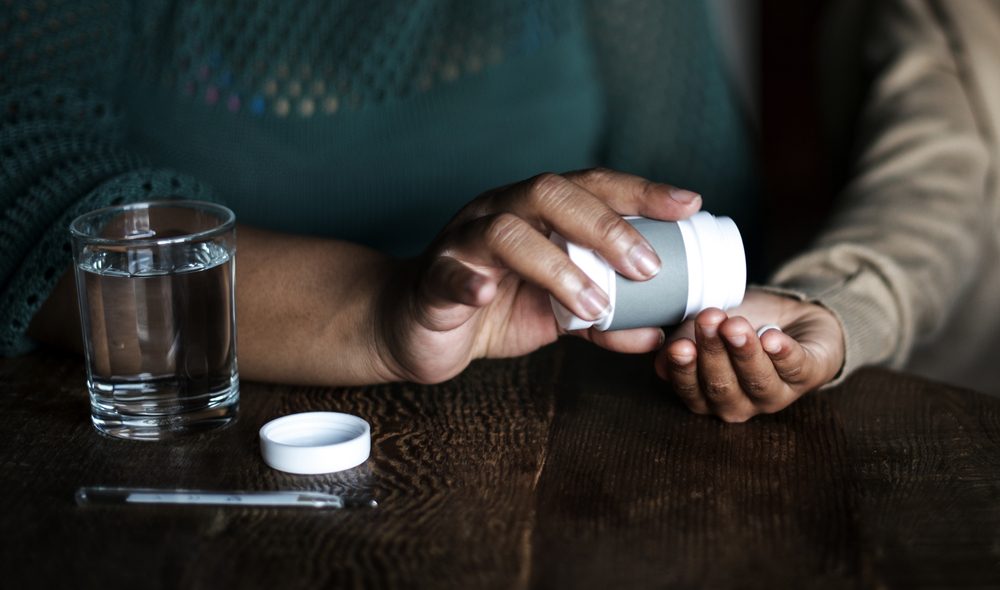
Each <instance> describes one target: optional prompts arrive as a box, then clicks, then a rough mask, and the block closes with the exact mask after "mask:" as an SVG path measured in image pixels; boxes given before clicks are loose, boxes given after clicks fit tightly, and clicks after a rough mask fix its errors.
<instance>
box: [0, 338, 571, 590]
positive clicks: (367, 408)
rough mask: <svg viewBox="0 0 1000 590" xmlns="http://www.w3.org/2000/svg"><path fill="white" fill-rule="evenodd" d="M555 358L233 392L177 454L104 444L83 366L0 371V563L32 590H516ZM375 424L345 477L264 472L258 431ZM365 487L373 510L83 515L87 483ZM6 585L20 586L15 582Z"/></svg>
mask: <svg viewBox="0 0 1000 590" xmlns="http://www.w3.org/2000/svg"><path fill="white" fill-rule="evenodd" d="M558 366H559V357H558V355H557V354H555V353H554V352H553V351H543V352H542V353H540V354H539V355H536V356H534V357H530V358H527V359H520V360H514V361H509V362H495V363H489V364H488V365H487V364H479V365H474V366H473V367H472V368H470V369H469V370H468V371H466V373H465V374H464V375H463V376H462V377H461V379H459V380H457V381H453V382H450V383H446V384H443V385H440V386H437V387H418V386H412V385H392V386H385V387H372V388H358V389H346V390H336V389H320V388H316V389H305V388H293V387H279V386H267V385H260V384H253V383H244V384H243V386H242V392H241V394H242V401H241V408H240V412H241V413H240V418H239V420H238V422H237V423H236V424H235V425H233V426H231V427H229V428H228V429H226V430H223V431H220V432H216V433H212V434H206V435H201V436H196V437H193V438H190V439H182V440H181V441H179V442H176V443H173V442H172V443H162V444H161V443H136V442H128V441H120V440H115V439H111V438H108V437H105V436H101V435H98V434H97V433H96V432H95V431H94V430H93V428H92V427H91V426H90V424H89V407H88V405H87V401H86V395H85V389H84V387H83V370H82V365H81V364H80V363H79V362H78V361H76V360H75V359H66V358H55V357H52V356H41V357H30V358H25V359H15V360H6V361H3V363H2V364H0V367H2V368H0V382H2V385H0V422H2V424H3V432H4V433H5V435H4V436H5V439H6V440H5V443H4V444H3V447H2V449H3V450H2V451H0V465H2V466H3V467H2V472H0V494H2V498H3V506H4V508H3V511H2V516H0V530H2V531H3V551H2V552H0V560H2V561H0V564H2V567H3V570H4V571H5V572H8V574H7V578H8V580H9V579H11V577H10V574H13V579H15V580H23V581H25V582H30V583H29V584H28V585H29V586H31V587H64V586H66V585H68V584H70V583H72V585H74V586H77V587H98V586H119V587H128V586H134V585H136V584H140V583H141V584H142V587H145V588H224V587H241V588H316V587H362V586H363V587H366V588H378V587H401V586H406V587H447V588H509V587H515V586H518V585H522V584H523V580H524V579H525V576H526V570H525V569H524V568H525V567H526V565H527V563H528V559H526V547H527V545H526V540H527V539H528V537H529V532H530V526H531V524H532V522H533V521H534V503H533V501H532V498H533V495H532V489H533V487H534V485H535V481H536V479H537V477H538V472H539V470H540V468H541V465H542V457H543V452H544V445H545V441H546V440H547V436H548V425H549V422H550V420H551V416H552V410H553V402H554V396H553V394H552V391H553V382H554V376H555V374H556V372H557V371H558ZM311 410H334V411H343V412H349V413H353V414H357V415H359V416H362V417H364V418H365V419H367V420H369V422H370V423H371V424H372V431H373V448H372V459H371V460H369V462H368V463H366V464H365V465H363V466H361V467H359V468H355V469H353V470H349V471H347V472H343V473H340V474H333V475H325V476H295V475H289V474H283V473H280V472H277V471H274V470H271V469H270V468H268V467H267V466H266V465H264V463H263V462H262V460H261V459H260V455H259V446H258V443H257V430H258V429H259V428H260V426H261V425H262V424H263V423H264V422H266V421H267V420H269V419H271V418H274V417H277V416H279V415H283V414H286V413H291V412H300V411H311ZM98 484H104V485H123V486H150V487H164V486H166V487H182V488H207V489H248V490H259V489H278V488H290V489H311V490H324V491H332V492H340V491H345V490H350V491H354V492H361V493H370V494H371V495H373V496H374V497H375V498H377V499H378V501H379V502H380V507H379V508H377V509H375V510H370V511H369V510H360V511H334V512H323V513H317V512H303V511H295V510H288V509H284V510H282V509H260V508H256V509H254V508H235V509H234V508H230V507H226V508H210V507H197V508H190V507H184V508H171V507H152V506H151V507H128V508H127V509H123V508H116V507H108V508H103V507H102V508H96V507H89V508H78V507H76V506H74V504H73V492H74V490H75V489H76V488H77V487H78V486H81V485H98ZM14 587H16V586H14Z"/></svg>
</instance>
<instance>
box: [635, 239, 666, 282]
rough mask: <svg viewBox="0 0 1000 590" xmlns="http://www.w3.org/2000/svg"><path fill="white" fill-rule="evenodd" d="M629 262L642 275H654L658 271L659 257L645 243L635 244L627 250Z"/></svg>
mask: <svg viewBox="0 0 1000 590" xmlns="http://www.w3.org/2000/svg"><path fill="white" fill-rule="evenodd" d="M628 259H629V262H631V263H632V266H634V267H635V269H636V270H637V271H639V273H640V274H642V276H644V277H655V276H656V273H658V272H660V258H659V257H658V256H657V255H656V252H653V249H652V248H650V247H649V246H647V245H646V244H636V245H635V246H632V249H631V250H629V251H628Z"/></svg>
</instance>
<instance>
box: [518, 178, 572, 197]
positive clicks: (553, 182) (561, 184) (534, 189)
mask: <svg viewBox="0 0 1000 590" xmlns="http://www.w3.org/2000/svg"><path fill="white" fill-rule="evenodd" d="M566 183H567V180H566V179H565V178H563V177H562V176H559V175H558V174H553V173H551V172H544V173H542V174H539V175H538V176H535V177H532V178H531V179H529V180H528V191H527V192H528V199H529V200H531V201H532V202H534V203H538V202H542V201H546V200H549V199H551V198H553V197H554V196H557V195H558V194H560V193H561V192H562V191H563V190H564V188H565V186H566Z"/></svg>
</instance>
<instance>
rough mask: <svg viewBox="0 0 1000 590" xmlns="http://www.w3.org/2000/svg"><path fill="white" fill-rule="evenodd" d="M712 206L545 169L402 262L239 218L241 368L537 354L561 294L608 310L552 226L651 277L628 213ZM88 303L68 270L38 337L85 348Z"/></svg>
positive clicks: (362, 370) (650, 336)
mask: <svg viewBox="0 0 1000 590" xmlns="http://www.w3.org/2000/svg"><path fill="white" fill-rule="evenodd" d="M700 206H701V198H700V197H699V196H698V195H696V194H695V193H692V192H690V191H685V190H682V189H677V188H674V187H671V186H668V185H664V184H657V183H652V182H650V181H647V180H644V179H642V178H638V177H635V176H631V175H627V174H622V173H618V172H613V171H610V170H602V169H595V170H586V171H578V172H571V173H567V174H563V175H556V174H543V175H540V176H536V177H534V178H531V179H528V180H525V181H522V182H519V183H516V184H512V185H509V186H505V187H501V188H498V189H494V190H492V191H489V192H487V193H485V194H483V195H481V196H479V197H477V198H476V199H474V200H473V201H472V202H470V203H469V204H468V205H467V206H465V207H464V208H463V209H462V210H461V211H459V212H458V214H457V215H456V216H455V217H454V218H453V219H452V221H451V222H450V223H449V224H448V225H447V226H446V227H445V228H444V229H443V230H442V231H441V233H440V234H439V235H438V237H437V238H436V239H435V240H434V242H433V243H432V244H431V245H430V246H429V247H428V249H427V250H426V251H425V252H424V254H423V255H422V256H420V257H419V258H416V259H412V260H402V261H400V260H394V259H390V258H388V257H386V256H384V255H382V254H380V253H378V252H375V251H373V250H370V249H367V248H364V247H361V246H357V245H354V244H349V243H345V242H340V241H336V240H327V239H320V238H310V237H301V236H291V235H284V234H277V233H272V232H267V231H262V230H258V229H254V228H249V227H245V226H241V227H239V228H238V229H237V244H238V255H237V265H236V273H237V275H236V276H237V279H236V281H237V285H238V289H237V297H236V306H237V318H238V320H237V321H238V326H237V330H238V338H239V341H238V347H239V359H240V373H241V375H242V376H243V377H245V378H248V379H252V380H261V381H276V382H283V383H301V384H325V385H355V384H367V383H377V382H385V381H396V380H407V381H415V382H421V383H436V382H440V381H444V380H446V379H449V378H451V377H453V376H454V375H456V374H458V373H459V372H461V371H462V370H463V369H464V368H465V367H466V366H467V365H468V364H469V362H470V361H471V360H473V359H476V358H486V357H508V356H517V355H522V354H526V353H529V352H531V351H533V350H535V349H537V348H539V347H541V346H544V345H546V344H548V343H550V342H553V341H554V340H555V339H556V338H557V337H558V336H559V335H560V332H559V329H558V327H557V325H556V322H555V320H554V318H553V315H552V311H551V307H550V306H549V302H548V295H549V293H552V294H553V295H554V296H555V297H556V298H557V299H558V300H559V301H560V302H561V303H562V304H563V305H565V306H566V307H567V308H568V309H570V310H572V311H573V312H574V313H576V314H577V315H579V316H580V317H584V318H588V319H597V318H599V317H601V316H602V315H603V314H605V313H607V307H608V299H607V296H606V295H605V294H604V293H603V292H602V291H600V289H598V288H597V287H596V285H594V284H593V283H592V282H591V281H590V280H589V279H588V278H587V277H586V275H584V274H583V273H582V271H580V270H579V269H578V268H576V267H575V266H574V265H573V264H572V263H571V262H570V260H569V258H568V256H567V255H566V254H565V253H564V252H562V251H561V250H560V249H559V248H557V247H555V246H554V245H552V244H551V243H550V242H549V241H548V236H549V234H550V233H551V232H552V231H558V232H559V233H561V234H562V235H563V236H565V237H566V238H567V239H569V240H571V241H574V242H577V243H580V244H582V245H586V246H589V247H592V248H594V249H595V250H597V251H598V252H599V253H600V254H601V255H602V256H603V257H604V258H606V259H607V260H608V261H609V262H611V263H612V265H613V266H614V267H615V268H616V269H617V270H618V271H619V272H621V273H622V274H623V275H625V276H628V277H629V278H632V279H635V280H645V279H648V278H650V277H652V276H654V275H655V274H656V272H658V270H659V266H660V262H659V260H658V259H657V258H656V255H655V254H654V253H653V252H652V249H651V248H650V247H649V245H648V243H647V242H646V241H645V239H644V238H643V237H642V236H641V235H640V234H639V233H638V232H637V231H636V230H635V229H634V228H633V227H632V226H631V225H629V224H628V223H627V222H625V221H624V220H622V219H621V216H622V215H643V216H645V217H651V218H654V219H662V220H676V219H683V218H686V217H689V216H690V215H692V214H694V213H695V212H697V211H698V209H699V207H700ZM76 314H77V308H76V304H75V293H74V286H73V281H72V276H71V273H67V275H66V276H64V277H63V279H62V280H61V281H60V283H59V285H58V286H57V288H56V289H55V291H54V292H53V294H52V295H51V296H50V297H49V299H48V300H47V301H46V302H45V304H44V305H43V306H42V308H41V310H40V311H39V312H38V313H37V314H36V315H35V318H34V320H33V322H32V325H31V327H30V329H29V334H30V335H31V336H33V337H34V338H36V339H38V340H41V341H43V342H49V343H53V344H57V345H61V346H65V347H70V348H73V349H76V350H80V346H81V338H80V334H79V329H78V326H79V318H78V317H77V315H76ZM577 335H578V336H580V337H583V338H586V339H588V340H591V341H593V342H595V343H596V344H598V345H600V346H603V347H605V348H609V349H611V350H615V351H620V352H631V353H640V352H650V351H653V350H655V349H656V348H658V347H659V346H661V345H662V343H663V341H664V335H663V332H662V330H660V329H658V328H641V329H636V330H627V331H621V332H616V333H601V332H597V331H592V330H586V331H582V332H579V333H577Z"/></svg>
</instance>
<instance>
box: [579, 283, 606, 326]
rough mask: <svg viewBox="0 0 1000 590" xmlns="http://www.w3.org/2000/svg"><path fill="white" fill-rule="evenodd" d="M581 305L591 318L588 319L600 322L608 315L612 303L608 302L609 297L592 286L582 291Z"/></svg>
mask: <svg viewBox="0 0 1000 590" xmlns="http://www.w3.org/2000/svg"><path fill="white" fill-rule="evenodd" d="M579 300H580V305H582V306H583V309H585V310H586V311H587V315H588V316H590V317H588V318H587V319H591V320H598V319H601V318H603V317H604V316H605V315H607V314H608V312H609V309H608V308H610V307H611V302H610V301H609V300H608V296H607V295H605V294H604V291H601V290H600V289H598V288H597V287H596V286H594V285H590V286H588V287H586V288H584V289H583V291H580V296H579Z"/></svg>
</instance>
